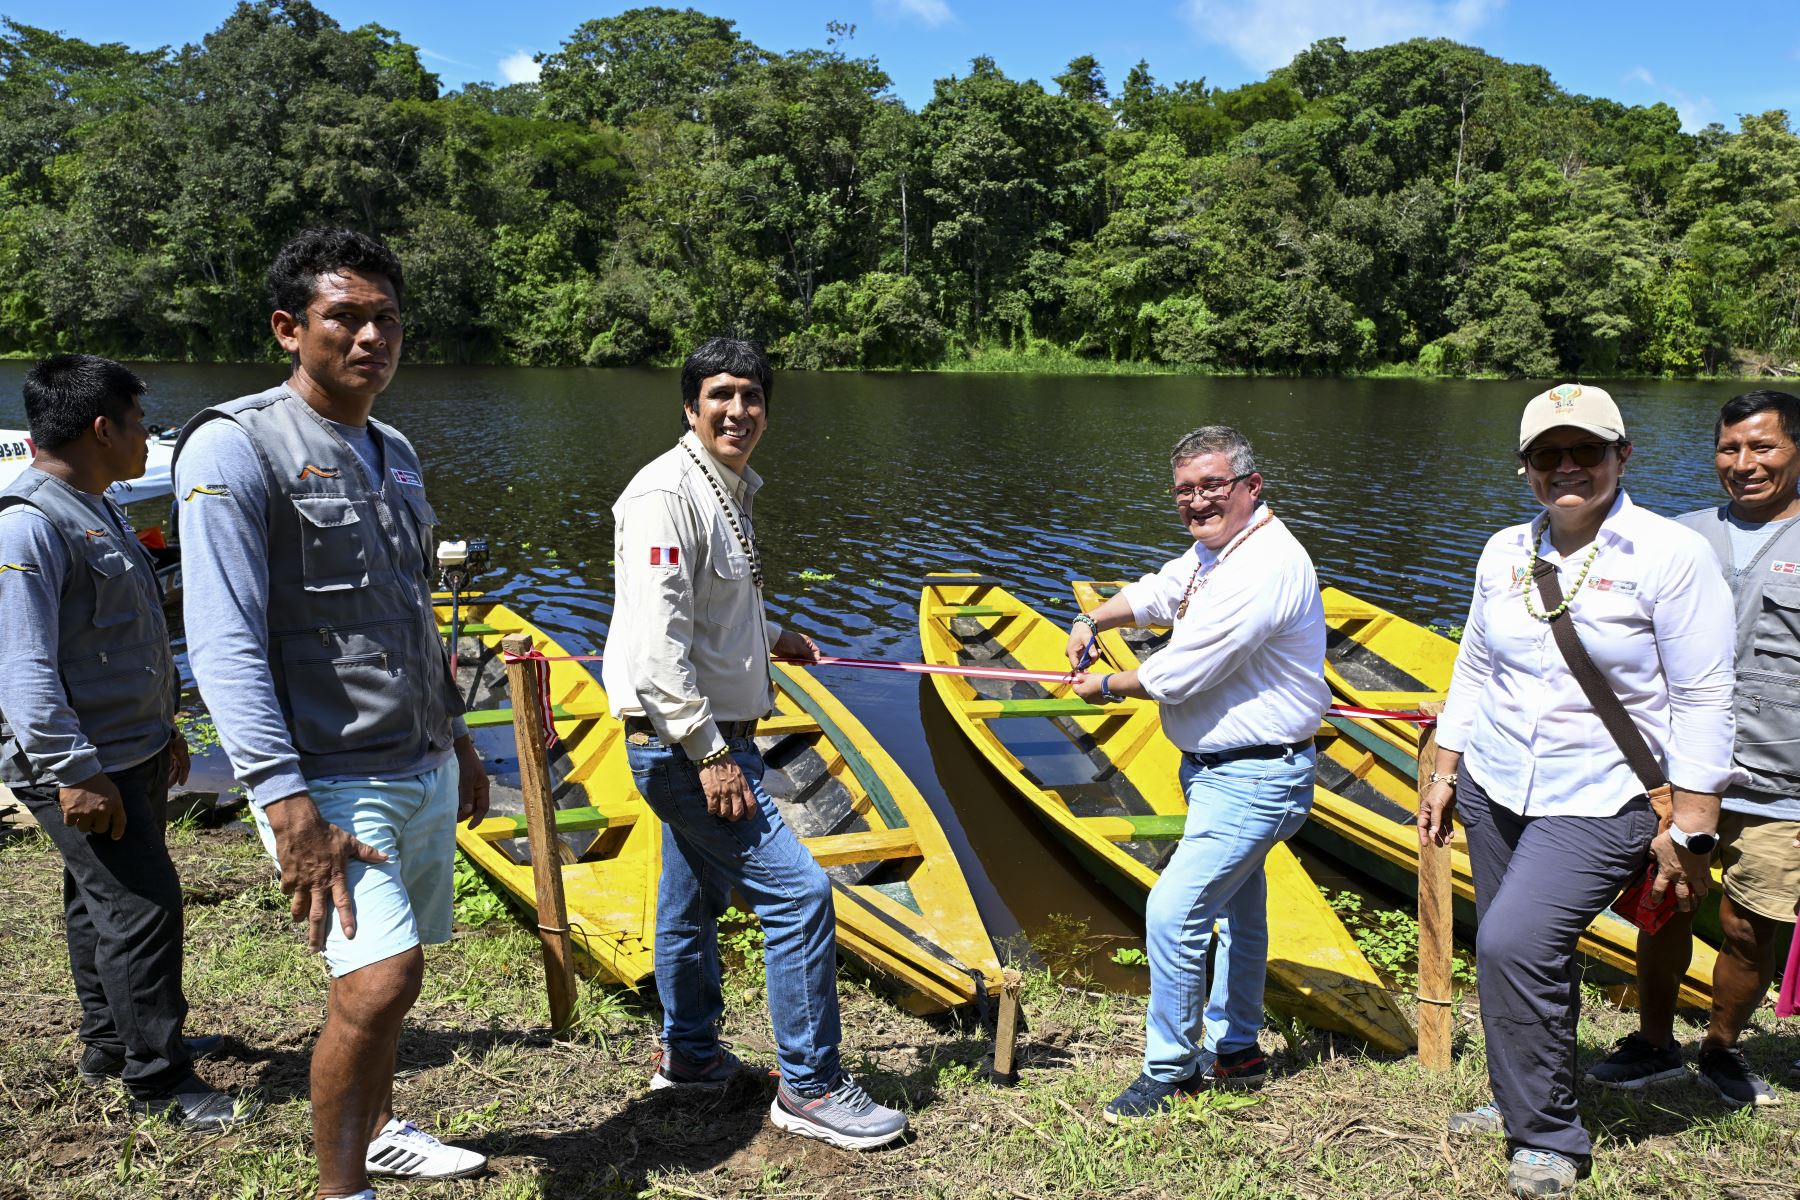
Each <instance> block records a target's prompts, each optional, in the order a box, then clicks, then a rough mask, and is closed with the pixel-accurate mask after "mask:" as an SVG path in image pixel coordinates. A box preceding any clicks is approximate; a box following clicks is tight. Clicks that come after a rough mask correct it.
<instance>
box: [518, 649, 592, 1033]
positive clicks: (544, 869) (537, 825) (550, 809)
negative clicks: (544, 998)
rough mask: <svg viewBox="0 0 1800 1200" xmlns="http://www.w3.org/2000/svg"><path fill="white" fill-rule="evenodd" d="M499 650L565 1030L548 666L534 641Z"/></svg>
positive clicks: (565, 920) (567, 980) (568, 960)
mask: <svg viewBox="0 0 1800 1200" xmlns="http://www.w3.org/2000/svg"><path fill="white" fill-rule="evenodd" d="M500 648H501V649H502V650H504V651H505V652H506V654H507V655H508V659H507V663H506V688H507V691H508V693H510V694H511V696H512V714H513V738H514V740H515V741H516V742H517V743H518V753H519V787H520V790H522V791H523V792H524V793H525V824H526V832H527V836H528V837H529V838H530V842H531V877H532V881H533V882H534V883H535V884H536V885H537V920H538V940H539V941H540V942H541V943H543V947H544V985H545V987H546V989H547V990H548V991H549V993H550V1027H551V1028H552V1029H554V1030H563V1029H567V1028H568V1027H569V1021H570V1019H571V1018H572V1017H573V1016H574V1012H575V951H574V947H573V946H572V945H571V944H570V941H569V908H568V904H567V903H566V901H565V900H564V899H563V883H562V855H561V854H560V853H559V847H558V844H557V837H556V806H555V804H554V803H553V802H552V801H551V798H550V760H549V757H548V756H547V755H546V753H545V751H544V714H543V710H542V709H541V708H540V706H539V704H538V674H537V673H538V672H539V671H541V670H543V667H544V664H542V663H540V662H537V661H535V660H532V659H528V658H525V657H524V655H527V654H530V653H531V636H530V635H529V634H524V633H514V634H508V635H507V636H506V637H505V638H503V639H501V642H500Z"/></svg>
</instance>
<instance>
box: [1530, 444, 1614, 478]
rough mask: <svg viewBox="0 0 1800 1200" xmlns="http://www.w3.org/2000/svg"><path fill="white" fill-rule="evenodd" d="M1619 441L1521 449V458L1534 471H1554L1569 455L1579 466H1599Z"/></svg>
mask: <svg viewBox="0 0 1800 1200" xmlns="http://www.w3.org/2000/svg"><path fill="white" fill-rule="evenodd" d="M1616 445H1618V443H1617V442H1583V443H1581V444H1580V445H1579V446H1558V447H1557V448H1556V449H1554V450H1549V449H1545V450H1521V451H1520V452H1519V460H1520V461H1521V462H1523V463H1525V464H1527V465H1528V466H1530V467H1531V469H1532V470H1534V471H1554V470H1556V468H1557V467H1560V466H1561V465H1562V460H1563V455H1565V454H1566V455H1568V456H1569V459H1570V461H1572V462H1573V463H1574V464H1575V465H1576V466H1578V467H1597V466H1599V465H1600V464H1601V463H1602V462H1604V461H1605V460H1606V452H1607V451H1608V450H1611V449H1612V448H1613V447H1614V446H1616Z"/></svg>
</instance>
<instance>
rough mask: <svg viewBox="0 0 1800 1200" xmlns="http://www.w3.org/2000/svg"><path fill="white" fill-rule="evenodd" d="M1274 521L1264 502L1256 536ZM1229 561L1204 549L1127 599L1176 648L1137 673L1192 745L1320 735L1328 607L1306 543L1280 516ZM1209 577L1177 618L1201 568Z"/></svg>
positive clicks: (1176, 736)
mask: <svg viewBox="0 0 1800 1200" xmlns="http://www.w3.org/2000/svg"><path fill="white" fill-rule="evenodd" d="M1267 515H1268V508H1267V506H1265V505H1258V506H1257V508H1256V511H1255V512H1254V513H1252V514H1251V516H1250V522H1249V525H1247V526H1245V528H1246V529H1248V528H1251V527H1253V526H1255V525H1256V523H1257V522H1258V521H1261V520H1262V519H1263V517H1265V516H1267ZM1227 549H1228V550H1229V553H1228V554H1227V555H1226V556H1225V558H1224V560H1223V561H1220V559H1219V556H1218V555H1217V554H1215V553H1214V552H1213V551H1211V550H1208V549H1207V548H1206V547H1205V546H1202V545H1201V544H1200V543H1198V542H1195V543H1194V545H1193V547H1192V548H1191V549H1189V550H1188V551H1187V553H1185V554H1183V555H1181V556H1180V557H1179V558H1175V559H1173V560H1171V561H1170V562H1169V563H1168V564H1167V565H1166V566H1164V567H1163V569H1162V570H1160V571H1157V572H1155V573H1154V574H1150V575H1146V576H1144V577H1143V578H1142V579H1140V580H1138V581H1137V582H1136V583H1132V584H1127V585H1126V586H1125V587H1124V588H1123V589H1122V590H1121V595H1123V596H1124V597H1125V599H1126V602H1127V603H1129V604H1130V605H1131V611H1132V615H1133V619H1134V622H1135V623H1136V624H1138V625H1168V626H1170V627H1171V628H1172V632H1171V633H1170V635H1169V643H1168V645H1167V646H1165V647H1164V648H1163V649H1162V650H1160V651H1158V652H1157V654H1156V656H1155V657H1154V658H1151V659H1150V660H1149V661H1147V662H1145V663H1144V665H1143V666H1142V667H1140V668H1139V669H1138V682H1139V683H1141V684H1142V685H1143V687H1144V690H1145V691H1146V692H1147V693H1149V695H1150V698H1151V699H1153V700H1155V701H1156V702H1157V704H1158V705H1160V706H1161V714H1162V726H1163V733H1164V734H1165V735H1167V737H1168V739H1169V740H1170V741H1171V742H1174V743H1175V745H1176V746H1178V747H1179V748H1181V749H1182V750H1187V751H1195V752H1199V753H1216V752H1218V751H1221V750H1235V749H1237V748H1239V747H1241V746H1259V745H1282V744H1286V743H1290V742H1303V741H1306V740H1308V739H1310V738H1311V737H1312V736H1313V734H1314V733H1315V732H1317V730H1318V728H1319V719H1320V718H1321V717H1323V716H1324V715H1325V709H1326V706H1327V705H1329V704H1330V703H1331V691H1330V689H1329V688H1328V687H1327V686H1326V683H1325V671H1324V664H1325V606H1324V603H1323V602H1322V601H1321V600H1320V598H1319V578H1318V576H1317V575H1316V574H1315V573H1314V571H1313V564H1312V559H1311V558H1310V557H1309V556H1308V555H1307V553H1306V549H1305V547H1303V546H1301V545H1300V543H1299V542H1298V541H1297V540H1296V539H1295V538H1294V535H1293V534H1292V533H1291V532H1289V531H1288V528H1287V526H1285V525H1283V524H1282V523H1281V522H1280V521H1277V520H1270V521H1269V523H1268V524H1267V525H1264V526H1263V527H1262V528H1260V529H1257V530H1256V532H1254V533H1252V534H1250V535H1249V536H1248V537H1247V538H1244V539H1243V541H1242V542H1241V543H1240V544H1239V545H1238V547H1237V548H1236V549H1235V550H1230V548H1229V547H1227ZM1196 566H1199V567H1200V568H1201V574H1202V577H1204V578H1206V580H1207V582H1206V585H1205V586H1204V587H1203V588H1200V589H1198V590H1197V591H1196V592H1195V593H1194V595H1193V599H1192V600H1191V601H1190V602H1189V603H1188V610H1187V613H1186V615H1185V616H1181V617H1177V616H1176V615H1175V610H1176V609H1177V608H1179V607H1180V606H1181V596H1182V593H1183V592H1184V591H1186V590H1187V586H1188V580H1189V579H1191V578H1192V577H1193V574H1194V568H1195V567H1196Z"/></svg>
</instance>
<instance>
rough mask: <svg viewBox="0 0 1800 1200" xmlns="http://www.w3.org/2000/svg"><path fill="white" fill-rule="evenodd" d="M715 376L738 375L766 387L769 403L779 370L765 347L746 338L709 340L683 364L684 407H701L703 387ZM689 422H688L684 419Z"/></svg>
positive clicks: (682, 398) (765, 391) (702, 343)
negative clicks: (701, 386) (702, 385)
mask: <svg viewBox="0 0 1800 1200" xmlns="http://www.w3.org/2000/svg"><path fill="white" fill-rule="evenodd" d="M714 375H736V376H737V377H738V378H739V379H754V380H756V382H757V383H759V384H761V385H762V390H763V399H764V400H765V401H766V400H768V398H769V395H770V393H772V392H773V391H774V390H775V368H773V367H771V366H770V365H769V356H768V355H766V354H764V353H763V350H762V347H761V346H759V345H757V344H756V343H755V342H751V341H746V340H744V339H743V338H725V337H716V338H707V339H706V340H705V341H704V342H701V343H700V345H699V346H698V347H697V348H695V350H694V352H693V353H692V354H690V355H688V356H687V361H686V362H684V363H682V364H681V406H682V407H683V408H694V407H696V406H697V405H698V404H699V403H700V385H701V384H702V383H705V382H706V381H707V380H708V379H711V378H712V377H713V376H714ZM684 420H685V418H684Z"/></svg>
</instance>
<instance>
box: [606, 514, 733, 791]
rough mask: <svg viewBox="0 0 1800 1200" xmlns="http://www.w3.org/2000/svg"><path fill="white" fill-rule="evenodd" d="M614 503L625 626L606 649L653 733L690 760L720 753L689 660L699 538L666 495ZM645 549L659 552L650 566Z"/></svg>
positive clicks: (714, 727) (719, 739)
mask: <svg viewBox="0 0 1800 1200" xmlns="http://www.w3.org/2000/svg"><path fill="white" fill-rule="evenodd" d="M620 504H621V509H620V511H619V514H618V516H619V520H618V522H617V525H616V530H617V533H616V538H615V554H616V557H617V558H618V560H619V562H620V564H621V569H620V571H619V574H618V586H619V589H620V595H619V596H618V597H617V598H616V611H618V612H619V613H621V614H629V621H628V622H627V623H625V624H623V626H622V627H619V628H617V629H616V630H615V632H614V633H613V634H609V636H608V637H607V645H606V652H607V653H608V654H609V655H611V654H617V655H621V656H623V657H624V659H625V663H626V669H627V672H628V675H629V678H630V680H631V686H632V690H633V691H634V692H635V693H636V694H637V701H638V704H639V705H640V706H641V707H642V708H643V710H644V715H645V716H646V717H648V718H649V719H650V723H651V724H652V725H654V726H655V727H656V733H657V736H658V737H660V738H661V739H662V740H663V742H664V743H665V744H670V745H673V744H675V743H679V744H680V745H681V748H682V749H683V750H685V751H686V752H687V755H688V757H689V758H691V759H694V760H696V761H698V760H699V759H702V758H705V757H706V756H707V755H709V754H714V753H716V752H718V751H719V750H722V749H724V748H725V739H724V738H723V737H721V736H720V735H719V727H718V723H717V722H716V721H714V720H713V712H712V703H711V702H710V701H709V700H707V698H706V697H705V696H704V695H702V694H701V692H700V686H699V681H698V679H697V678H696V675H695V671H694V666H693V662H692V661H691V659H690V657H689V656H690V652H691V648H692V646H693V640H694V604H695V601H694V563H695V558H696V555H695V553H694V547H695V546H696V544H697V543H698V540H699V539H698V537H697V535H696V531H695V530H694V529H693V528H692V524H691V521H690V520H688V519H687V516H686V513H685V510H684V508H683V506H682V504H681V502H680V500H679V498H678V497H677V496H676V495H675V494H674V493H672V492H667V491H660V490H659V491H647V492H644V493H642V494H640V495H637V496H632V497H629V498H626V499H623V500H621V501H620ZM670 546H673V547H675V548H676V549H677V550H678V551H679V553H677V554H676V555H674V556H673V557H674V559H675V561H674V562H670V561H669V559H670V555H668V554H667V553H666V548H667V547H670ZM652 547H656V548H657V549H658V551H659V552H658V553H657V555H656V558H657V560H658V561H657V563H656V564H655V565H652V564H651V562H650V558H651V554H650V551H651V548H652ZM621 635H622V636H621Z"/></svg>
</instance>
